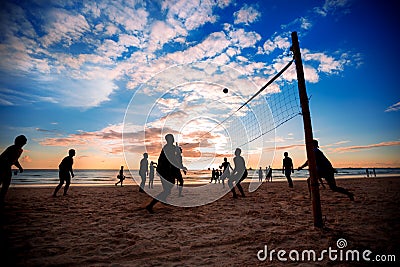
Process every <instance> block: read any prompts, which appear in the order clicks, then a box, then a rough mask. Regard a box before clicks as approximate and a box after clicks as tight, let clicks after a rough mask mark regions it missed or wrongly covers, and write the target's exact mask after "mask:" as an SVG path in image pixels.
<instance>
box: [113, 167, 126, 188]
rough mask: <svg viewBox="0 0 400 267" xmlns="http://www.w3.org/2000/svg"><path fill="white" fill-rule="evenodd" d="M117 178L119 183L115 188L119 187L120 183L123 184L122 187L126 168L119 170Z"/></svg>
mask: <svg viewBox="0 0 400 267" xmlns="http://www.w3.org/2000/svg"><path fill="white" fill-rule="evenodd" d="M117 178H118V179H119V182H116V183H115V186H117V185H118V184H119V183H120V184H121V187H122V183H123V182H124V180H125V175H124V166H121V169H120V170H119V174H118V175H117Z"/></svg>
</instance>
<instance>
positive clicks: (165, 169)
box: [146, 134, 180, 213]
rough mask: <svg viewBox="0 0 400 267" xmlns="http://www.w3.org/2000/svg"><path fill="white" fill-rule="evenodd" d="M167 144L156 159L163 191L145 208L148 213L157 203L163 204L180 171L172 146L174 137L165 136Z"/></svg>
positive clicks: (174, 148) (173, 146) (175, 151)
mask: <svg viewBox="0 0 400 267" xmlns="http://www.w3.org/2000/svg"><path fill="white" fill-rule="evenodd" d="M165 140H166V141H167V144H166V145H165V146H164V147H163V149H162V150H161V153H160V156H159V157H158V164H157V172H158V174H159V176H160V180H161V184H162V187H163V191H162V192H161V193H159V194H158V195H157V196H156V197H155V198H153V200H152V201H151V202H150V204H149V205H147V206H146V209H147V211H148V212H150V213H153V206H154V205H155V204H157V202H159V201H163V202H165V201H166V199H167V197H168V196H169V195H170V194H171V189H172V187H173V186H174V184H175V178H176V175H177V173H178V171H180V169H179V167H178V166H179V165H178V159H177V154H176V153H177V149H176V146H175V145H174V136H173V135H172V134H167V135H166V136H165Z"/></svg>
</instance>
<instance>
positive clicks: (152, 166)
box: [149, 161, 157, 188]
mask: <svg viewBox="0 0 400 267" xmlns="http://www.w3.org/2000/svg"><path fill="white" fill-rule="evenodd" d="M154 166H156V167H157V163H155V162H154V161H151V162H150V170H149V188H153V183H154Z"/></svg>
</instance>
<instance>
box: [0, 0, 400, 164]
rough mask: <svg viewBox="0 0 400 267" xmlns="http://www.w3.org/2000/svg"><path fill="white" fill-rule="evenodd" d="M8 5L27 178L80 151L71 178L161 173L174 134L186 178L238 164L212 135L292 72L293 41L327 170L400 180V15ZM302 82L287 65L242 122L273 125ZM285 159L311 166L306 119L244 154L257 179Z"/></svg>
mask: <svg viewBox="0 0 400 267" xmlns="http://www.w3.org/2000/svg"><path fill="white" fill-rule="evenodd" d="M0 5H1V8H0V25H1V26H0V27H1V32H0V34H1V38H0V57H1V61H0V114H1V125H0V149H1V150H2V151H3V150H4V149H5V148H6V147H7V146H9V145H11V144H12V143H13V140H14V138H15V137H16V136H17V135H19V134H24V135H26V136H27V138H28V144H27V145H26V146H25V147H24V153H23V154H22V156H21V159H20V162H21V164H22V165H23V166H24V168H27V169H29V168H57V167H58V164H59V162H60V161H61V159H62V158H63V157H64V156H66V155H67V151H68V149H70V148H74V149H76V151H77V155H76V158H75V165H74V167H75V168H76V169H79V168H82V169H104V168H106V169H119V166H120V165H125V166H127V165H128V166H129V168H131V169H135V168H138V167H139V161H140V159H141V154H142V153H143V152H146V151H147V152H148V153H149V155H150V160H157V157H158V154H159V152H160V149H161V146H162V142H163V141H164V140H163V136H164V135H165V134H166V133H173V134H174V135H175V137H176V139H177V141H178V142H179V143H180V144H181V145H182V147H183V149H184V152H183V156H184V158H185V164H186V165H187V166H188V167H189V168H204V167H216V166H217V165H218V163H220V162H221V157H223V156H228V157H230V160H231V157H232V153H233V150H234V148H235V145H238V143H240V142H241V141H243V140H245V139H246V138H244V137H239V136H238V135H236V133H232V132H230V130H229V129H230V128H229V127H228V126H224V125H222V126H223V127H225V128H223V127H222V128H218V127H217V129H213V128H214V127H215V126H217V124H218V122H220V121H222V120H223V119H224V118H226V116H227V115H228V114H230V113H231V112H232V111H233V110H235V109H237V108H238V107H239V106H240V105H241V104H242V103H243V102H244V101H245V100H247V99H248V98H249V97H250V96H252V95H253V94H254V93H255V92H257V91H258V89H259V88H261V87H262V86H263V85H264V84H265V83H266V82H267V81H268V80H269V79H270V78H271V77H272V76H273V75H274V74H276V73H277V72H278V71H279V70H280V69H281V68H282V67H284V66H285V65H286V64H287V63H288V62H289V61H290V59H291V56H290V51H289V48H290V46H291V38H290V34H291V32H292V31H297V32H298V35H299V41H300V47H301V49H302V50H301V52H302V57H303V64H304V70H305V78H306V85H307V90H308V94H309V97H310V109H311V116H312V123H313V130H314V137H315V138H316V139H318V140H319V141H320V146H321V149H322V151H323V152H324V153H325V154H326V155H327V156H328V158H329V159H330V160H331V161H332V163H333V165H334V166H335V167H400V90H399V83H398V76H399V73H398V72H399V67H398V64H399V62H400V54H399V52H398V48H399V41H400V40H399V37H398V29H397V28H396V26H395V25H400V19H399V18H398V14H397V13H398V12H397V10H398V3H397V1H384V2H382V1H362V0H358V1H357V0H354V1H352V0H326V1H315V0H314V1H292V0H279V1H278V0H275V1H269V0H265V1H261V0H259V1H233V0H221V1H193V0H176V1H172V0H171V1H168V0H165V1H139V0H137V1H135V0H133V1H111V0H110V1H107V0H100V1H73V0H71V1H68V0H66V1H61V0H60V1H57V0H54V1H42V0H30V1H8V0H4V1H2V2H1V4H0ZM294 77H295V72H294V64H293V65H292V66H291V67H290V68H289V70H288V71H287V72H286V73H285V74H284V75H283V76H282V77H281V79H280V81H279V82H278V83H275V84H273V85H272V86H271V87H269V88H267V89H266V91H264V92H263V93H262V94H261V95H260V96H259V97H258V98H257V99H255V100H254V102H252V103H250V104H249V105H250V107H249V106H248V107H245V108H244V109H242V110H241V111H240V112H241V113H237V114H235V116H236V118H242V117H244V115H245V113H246V112H247V111H249V110H250V109H251V108H254V109H256V108H259V107H262V108H264V107H265V106H266V102H263V101H265V99H267V103H268V105H267V106H266V109H267V110H268V106H271V111H272V115H273V116H274V118H275V119H274V120H275V121H277V120H276V113H275V112H274V110H273V109H274V108H273V107H272V104H273V103H271V102H269V101H273V100H274V99H278V98H279V97H280V96H284V95H285V94H284V90H286V89H287V88H288V85H289V84H290V83H291V82H292V81H293V79H294ZM225 87H226V88H229V89H230V90H229V92H228V94H224V93H223V92H222V89H223V88H225ZM292 89H293V88H292ZM269 97H270V98H269ZM287 101H288V102H289V101H291V99H288V100H287ZM275 102H276V101H275ZM275 102H274V103H275ZM263 116H264V115H262V116H261V117H260V120H261V123H260V124H262V125H263V126H262V127H264V126H265V127H267V128H268V127H270V126H271V125H272V124H271V125H269V124H270V123H269V122H268V120H267V119H268V118H267V117H268V115H265V116H266V117H263ZM225 125H228V123H226V124H225ZM242 127H247V124H246V123H245V124H244V126H242ZM271 127H272V126H271ZM236 129H238V131H239V132H240V131H241V129H240V127H239V128H238V127H236ZM209 130H211V132H209ZM242 131H244V130H243V129H242ZM246 131H247V130H246ZM227 136H228V137H229V138H227ZM248 138H249V137H247V139H248ZM247 139H246V140H247ZM199 140H200V141H199ZM232 140H233V141H232ZM231 141H232V142H231ZM285 151H288V152H289V155H290V156H291V157H292V159H293V161H294V164H295V166H299V165H301V164H302V163H303V162H304V160H305V148H304V131H303V124H302V118H301V116H296V117H295V118H294V119H292V120H290V121H288V122H287V123H285V124H283V125H281V126H280V127H278V128H277V129H276V132H275V131H272V132H271V133H269V134H268V135H265V136H263V140H256V141H254V142H251V143H250V144H249V145H247V146H244V147H243V154H244V156H245V158H246V160H247V166H248V167H253V168H257V167H258V166H263V167H265V166H267V165H272V166H273V167H275V168H278V167H281V162H282V158H283V152H285ZM200 157H206V159H205V160H203V158H200Z"/></svg>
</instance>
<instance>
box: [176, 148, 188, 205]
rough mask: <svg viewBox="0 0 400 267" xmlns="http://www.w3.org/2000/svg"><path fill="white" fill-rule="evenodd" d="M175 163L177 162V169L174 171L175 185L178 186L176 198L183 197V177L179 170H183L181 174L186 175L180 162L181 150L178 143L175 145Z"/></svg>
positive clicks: (184, 168)
mask: <svg viewBox="0 0 400 267" xmlns="http://www.w3.org/2000/svg"><path fill="white" fill-rule="evenodd" d="M176 161H177V165H178V166H177V167H178V169H177V170H176V180H177V185H178V192H179V194H178V196H179V197H183V195H182V189H183V177H182V173H181V170H183V173H184V174H185V175H186V170H187V168H186V167H184V166H183V161H182V148H181V147H180V146H178V143H176Z"/></svg>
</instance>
